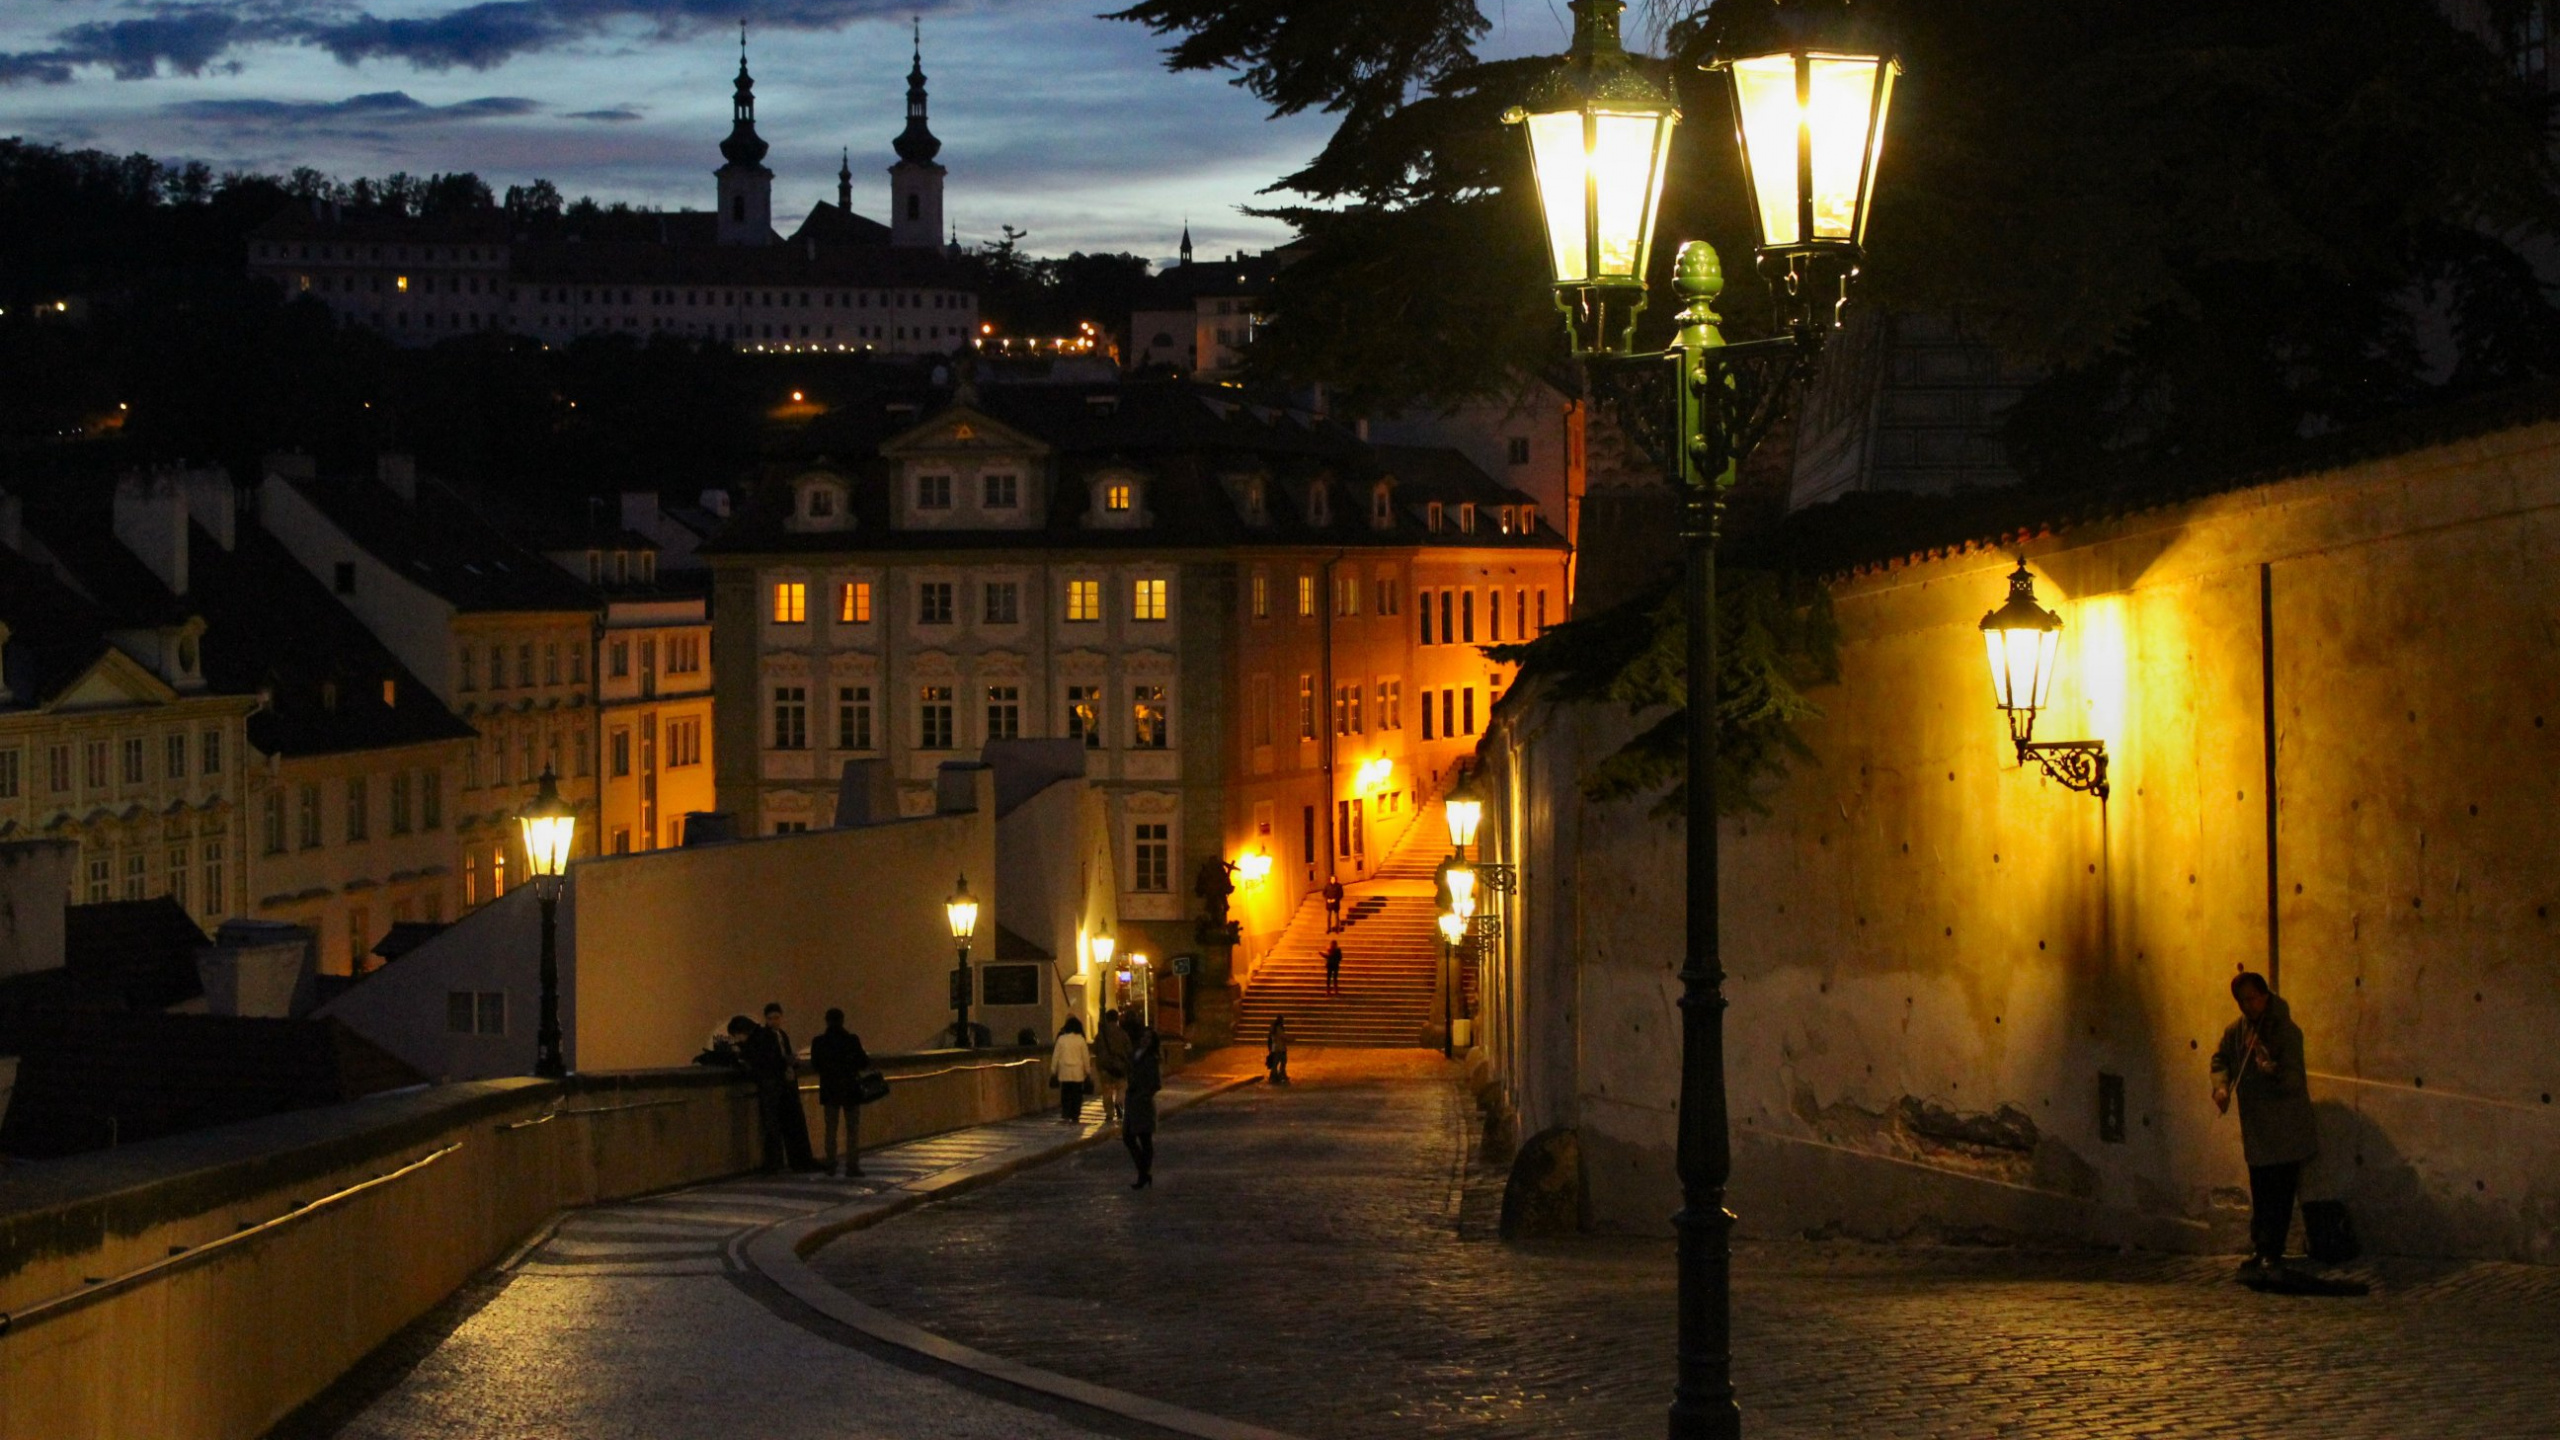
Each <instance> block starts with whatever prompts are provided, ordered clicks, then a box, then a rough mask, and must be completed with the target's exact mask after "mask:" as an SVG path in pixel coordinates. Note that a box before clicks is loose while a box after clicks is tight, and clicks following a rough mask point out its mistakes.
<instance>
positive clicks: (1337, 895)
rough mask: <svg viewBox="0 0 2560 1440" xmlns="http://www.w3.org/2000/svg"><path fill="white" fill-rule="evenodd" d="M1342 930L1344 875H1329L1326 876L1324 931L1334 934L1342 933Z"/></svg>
mask: <svg viewBox="0 0 2560 1440" xmlns="http://www.w3.org/2000/svg"><path fill="white" fill-rule="evenodd" d="M1341 930H1342V877H1341V876H1339V875H1327V876H1326V877H1324V933H1326V934H1327V935H1333V934H1338V933H1340V932H1341Z"/></svg>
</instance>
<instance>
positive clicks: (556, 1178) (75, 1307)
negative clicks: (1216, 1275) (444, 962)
mask: <svg viewBox="0 0 2560 1440" xmlns="http://www.w3.org/2000/svg"><path fill="white" fill-rule="evenodd" d="M881 1068H882V1069H883V1070H884V1071H885V1072H887V1073H888V1074H889V1075H890V1077H891V1086H890V1093H889V1098H888V1099H887V1100H885V1101H883V1102H881V1103H880V1104H879V1105H877V1106H874V1107H871V1109H870V1112H869V1113H868V1114H867V1115H866V1116H865V1120H866V1121H867V1122H868V1123H866V1124H865V1126H864V1130H865V1132H866V1133H865V1134H864V1136H863V1140H864V1143H865V1144H866V1145H870V1144H876V1143H886V1142H888V1141H892V1140H899V1139H909V1138H913V1137H915V1136H919V1135H928V1134H934V1133H937V1132H939V1131H943V1130H950V1129H956V1128H959V1127H961V1126H965V1125H972V1124H977V1123H981V1122H983V1121H988V1120H997V1119H1004V1118H1009V1117H1011V1116H1014V1115H1019V1114H1023V1113H1025V1112H1027V1111H1030V1110H1033V1109H1037V1108H1039V1107H1041V1106H1043V1105H1045V1104H1046V1103H1047V1099H1048V1095H1049V1093H1050V1092H1049V1090H1048V1079H1047V1068H1046V1066H1045V1065H1043V1064H1041V1063H1039V1057H1038V1056H1036V1055H1033V1054H1030V1053H1027V1052H1022V1051H1013V1050H1007V1051H994V1052H978V1053H976V1054H968V1053H964V1052H948V1053H940V1054H927V1055H920V1056H909V1057H901V1058H898V1059H895V1060H888V1061H884V1062H883V1064H882V1067H881ZM806 1098H807V1100H808V1101H809V1103H810V1104H811V1105H812V1106H813V1107H814V1104H815V1100H816V1097H815V1095H814V1094H811V1095H809V1096H807V1097H806ZM757 1147H758V1140H757V1129H756V1123H755V1113H754V1101H753V1091H752V1089H751V1088H750V1087H749V1086H748V1085H747V1084H746V1083H745V1082H744V1081H743V1080H742V1079H741V1078H740V1077H739V1076H737V1075H736V1074H735V1072H729V1071H717V1070H707V1069H687V1070H659V1071H641V1072H630V1073H623V1074H608V1075H580V1076H576V1077H573V1078H571V1079H569V1080H566V1081H556V1082H555V1081H541V1080H529V1079H511V1080H486V1081H475V1082H472V1083H469V1084H460V1085H448V1086H440V1087H435V1088H429V1089H421V1090H412V1091H404V1092H399V1093H395V1094H391V1095H383V1096H376V1097H374V1098H372V1099H368V1100H363V1101H358V1102H355V1103H353V1104H347V1105H336V1106H330V1107H327V1108H325V1109H319V1110H308V1111H301V1112H297V1113H294V1114H289V1115H276V1116H270V1117H267V1118H265V1119H262V1120H255V1121H250V1122H247V1123H244V1124H240V1125H230V1126H223V1127H220V1128H218V1129H213V1130H206V1131H199V1132H196V1133H193V1134H187V1135H173V1136H169V1137H167V1138H165V1139H161V1140H154V1141H149V1142H146V1143H143V1144H139V1145H131V1146H126V1147H123V1148H121V1149H116V1150H109V1151H102V1152H98V1153H96V1154H91V1155H84V1156H79V1157H76V1158H72V1159H67V1160H58V1161H49V1162H43V1163H38V1164H29V1165H22V1166H17V1167H14V1168H12V1169H10V1170H8V1171H6V1172H0V1440H22V1437H23V1440H82V1437H91V1436H96V1437H125V1436H139V1435H151V1436H167V1437H173V1440H227V1437H235V1436H236V1437H241V1440H251V1437H255V1436H258V1435H261V1434H263V1433H264V1432H265V1431H266V1430H267V1429H268V1428H269V1427H270V1426H272V1425H273V1424H274V1423H275V1422H276V1421H277V1420H279V1419H281V1418H282V1417H283V1416H285V1415H286V1414H288V1413H290V1412H291V1411H292V1410H293V1409H294V1408H295V1407H296V1406H298V1405H300V1404H302V1403H303V1402H304V1401H306V1400H308V1399H309V1398H310V1397H311V1396H313V1395H315V1394H317V1393H318V1392H319V1391H320V1390H321V1389H323V1388H325V1387H326V1386H327V1385H328V1384H329V1383H330V1382H332V1381H334V1380H335V1379H336V1378H337V1377H338V1376H339V1375H341V1374H343V1373H344V1372H345V1371H346V1370H347V1369H348V1368H349V1367H350V1366H352V1365H353V1364H355V1362H356V1361H357V1360H359V1359H361V1358H362V1357H363V1356H364V1355H365V1354H366V1353H367V1352H369V1351H371V1350H372V1349H373V1348H374V1347H375V1346H376V1345H378V1344H380V1343H381V1342H382V1341H384V1340H385V1339H388V1338H389V1337H390V1336H391V1335H393V1334H394V1333H396V1332H397V1331H399V1330H400V1329H401V1328H402V1327H403V1326H405V1325H407V1324H408V1323H409V1322H410V1321H412V1320H414V1319H416V1318H417V1317H418V1316H419V1315H421V1314H423V1313H425V1312H426V1311H427V1310H428V1309H429V1308H431V1307H433V1306H434V1305H435V1304H437V1303H438V1302H439V1301H441V1300H443V1299H444V1297H446V1296H447V1295H450V1294H451V1293H453V1291H454V1290H455V1289H457V1288H458V1287H460V1286H461V1285H462V1284H463V1283H464V1282H465V1281H466V1280H468V1279H470V1278H471V1276H473V1275H474V1274H477V1273H479V1272H480V1271H482V1270H485V1269H487V1268H488V1267H489V1266H491V1265H493V1264H495V1263H497V1262H498V1261H500V1260H502V1259H504V1258H505V1257H506V1256H507V1254H508V1253H509V1252H510V1251H512V1250H513V1249H514V1248H515V1247H516V1246H518V1245H520V1244H522V1243H523V1242H524V1240H525V1239H526V1238H527V1237H529V1236H531V1235H533V1234H534V1233H536V1232H537V1231H538V1230H539V1229H540V1228H541V1226H542V1225H543V1224H544V1222H546V1221H547V1220H548V1219H549V1218H550V1217H551V1216H552V1215H553V1214H554V1213H556V1212H558V1211H560V1210H562V1209H566V1208H570V1207H574V1206H579V1205H590V1204H595V1203H597V1202H600V1201H607V1200H615V1199H620V1198H624V1197H627V1196H631V1195H638V1194H645V1193H647V1192H650V1191H653V1190H663V1189H668V1188H671V1187H675V1186H681V1185H687V1184H693V1183H697V1182H700V1181H704V1180H711V1179H716V1178H719V1177H721V1176H725V1175H732V1174H736V1173H738V1172H740V1171H743V1170H747V1169H750V1168H752V1167H753V1166H754V1165H755V1164H756V1162H757V1160H758V1159H759V1156H758V1150H757Z"/></svg>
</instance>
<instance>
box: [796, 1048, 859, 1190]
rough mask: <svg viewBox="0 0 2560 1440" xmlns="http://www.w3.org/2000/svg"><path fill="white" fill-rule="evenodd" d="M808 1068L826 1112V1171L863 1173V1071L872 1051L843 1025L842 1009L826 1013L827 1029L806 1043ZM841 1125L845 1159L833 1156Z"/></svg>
mask: <svg viewBox="0 0 2560 1440" xmlns="http://www.w3.org/2000/svg"><path fill="white" fill-rule="evenodd" d="M809 1068H810V1069H812V1070H815V1071H817V1072H818V1108H819V1110H820V1111H822V1112H823V1113H824V1114H825V1115H826V1132H827V1166H826V1168H827V1171H828V1173H829V1174H832V1175H834V1176H835V1177H836V1178H837V1179H839V1180H842V1179H844V1178H845V1177H846V1176H848V1175H859V1174H861V1173H862V1072H863V1071H865V1070H868V1069H870V1068H871V1052H869V1051H867V1050H865V1049H863V1048H862V1037H861V1036H859V1035H856V1034H854V1033H853V1032H852V1031H850V1030H847V1029H846V1028H844V1012H843V1011H842V1010H830V1011H828V1012H827V1028H826V1029H825V1030H823V1031H821V1032H819V1034H818V1037H817V1038H816V1039H814V1040H811V1041H810V1042H809ZM839 1121H841V1122H842V1123H843V1125H844V1158H843V1159H841V1160H839V1159H837V1158H836V1125H837V1124H838V1122H839Z"/></svg>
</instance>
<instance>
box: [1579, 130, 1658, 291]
mask: <svg viewBox="0 0 2560 1440" xmlns="http://www.w3.org/2000/svg"><path fill="white" fill-rule="evenodd" d="M1670 133H1671V117H1670V116H1668V115H1661V114H1636V115H1612V114H1607V113H1605V112H1604V113H1602V114H1598V115H1594V116H1593V117H1592V119H1591V178H1592V184H1593V188H1594V190H1595V191H1596V199H1597V208H1598V210H1599V212H1600V227H1599V235H1600V264H1599V276H1600V278H1602V279H1611V280H1641V279H1643V278H1644V262H1645V254H1644V247H1645V242H1646V241H1647V240H1649V239H1651V238H1652V234H1653V209H1654V201H1655V199H1656V197H1657V196H1658V195H1659V194H1660V193H1661V190H1660V187H1661V183H1662V156H1663V152H1664V151H1665V149H1666V148H1667V147H1666V146H1664V145H1663V144H1662V143H1661V141H1662V140H1663V138H1664V137H1667V136H1668V135H1669V134H1670Z"/></svg>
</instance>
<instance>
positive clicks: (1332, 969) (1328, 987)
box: [1324, 940, 1342, 995]
mask: <svg viewBox="0 0 2560 1440" xmlns="http://www.w3.org/2000/svg"><path fill="white" fill-rule="evenodd" d="M1324 993H1326V994H1327V995H1339V994H1341V993H1342V942H1341V941H1339V940H1336V941H1334V942H1333V943H1332V944H1330V945H1327V946H1326V947H1324Z"/></svg>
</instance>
